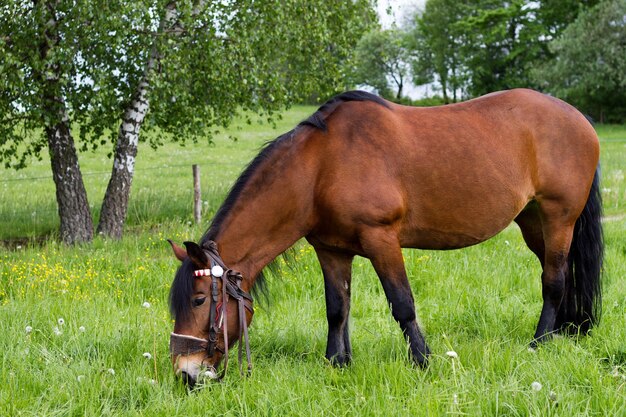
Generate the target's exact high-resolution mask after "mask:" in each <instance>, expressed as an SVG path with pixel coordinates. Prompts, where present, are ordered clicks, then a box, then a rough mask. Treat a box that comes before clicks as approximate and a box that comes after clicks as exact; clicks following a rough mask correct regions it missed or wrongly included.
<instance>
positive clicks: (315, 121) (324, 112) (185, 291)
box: [169, 91, 389, 320]
mask: <svg viewBox="0 0 626 417" xmlns="http://www.w3.org/2000/svg"><path fill="white" fill-rule="evenodd" d="M349 101H371V102H374V103H377V104H380V105H382V106H384V107H389V104H388V103H387V102H386V101H385V100H384V99H382V98H381V97H379V96H377V95H374V94H371V93H368V92H365V91H347V92H345V93H342V94H339V95H337V96H335V97H333V98H331V99H330V100H328V101H327V102H325V103H324V104H322V105H321V106H320V108H319V109H317V111H316V112H315V113H313V114H312V115H311V116H309V117H308V118H307V119H305V120H303V121H301V122H300V123H299V124H298V125H297V126H296V127H295V128H294V129H292V130H290V131H289V132H287V133H284V134H282V135H281V136H279V137H277V138H276V139H274V140H272V141H269V142H267V143H266V144H265V145H264V146H263V147H262V148H261V150H260V151H259V153H258V155H257V156H256V157H255V158H254V159H253V160H252V161H251V162H250V163H249V164H248V166H247V167H246V168H245V169H244V170H243V173H242V174H241V175H240V176H239V178H238V179H237V181H235V184H234V185H233V186H232V188H231V189H230V191H229V193H228V196H227V197H226V199H225V200H224V202H223V203H222V205H221V207H220V208H219V210H218V211H217V213H216V214H215V216H214V217H213V221H212V222H211V225H210V226H209V228H208V229H207V231H206V232H205V234H204V235H203V236H202V238H201V239H200V242H199V244H200V246H201V247H202V246H203V245H204V244H206V243H207V242H208V241H210V240H215V238H216V236H217V235H218V233H219V231H220V228H221V226H222V223H223V222H224V219H225V218H226V216H227V215H228V213H229V212H230V210H231V209H232V207H233V206H234V205H235V202H236V201H237V199H238V198H239V196H240V195H241V192H242V190H243V189H244V187H245V186H246V184H247V183H248V181H249V180H250V178H251V177H252V175H253V174H254V173H255V172H256V170H257V168H258V167H259V166H260V165H261V164H262V163H263V162H264V161H265V160H266V159H268V158H269V156H270V155H272V153H273V152H274V150H276V149H277V148H278V147H279V146H280V145H281V144H283V143H286V142H287V141H289V140H290V139H291V138H292V137H293V136H294V134H295V133H296V132H297V131H298V130H299V129H300V128H302V127H305V126H309V127H313V128H315V129H319V130H321V131H323V132H326V131H327V130H328V126H327V124H326V120H327V119H328V117H329V116H330V115H331V114H332V113H333V112H334V111H335V110H336V109H337V108H338V107H339V106H340V105H341V104H342V103H346V102H349ZM270 269H271V265H270ZM193 270H194V266H193V264H192V262H191V261H190V260H188V259H187V260H185V261H183V264H182V265H181V267H180V268H179V269H178V271H177V272H176V277H175V278H174V282H173V283H172V287H171V289H170V297H169V301H170V312H171V314H172V316H173V317H176V318H181V319H183V320H185V319H186V317H188V316H189V314H190V312H191V304H190V302H189V300H190V299H191V296H192V295H193V294H192V292H193ZM253 290H254V292H255V293H259V292H260V293H261V294H264V295H265V296H266V297H265V298H267V293H266V290H265V279H264V275H263V272H261V273H260V274H259V276H258V277H257V279H256V280H255V284H254V288H253Z"/></svg>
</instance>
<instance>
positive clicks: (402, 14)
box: [378, 0, 426, 29]
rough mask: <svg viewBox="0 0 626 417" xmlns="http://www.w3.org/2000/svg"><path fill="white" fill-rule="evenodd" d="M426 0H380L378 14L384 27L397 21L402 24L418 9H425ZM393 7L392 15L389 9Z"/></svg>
mask: <svg viewBox="0 0 626 417" xmlns="http://www.w3.org/2000/svg"><path fill="white" fill-rule="evenodd" d="M424 3H426V0H378V16H379V17H380V22H381V24H382V26H383V28H384V29H388V28H390V27H391V25H393V23H394V22H395V23H396V25H397V26H402V25H403V23H404V21H405V20H406V19H408V18H409V17H410V16H411V15H412V14H413V13H414V12H415V11H416V10H418V9H423V8H424ZM388 8H391V15H389V14H388V13H387V9H388Z"/></svg>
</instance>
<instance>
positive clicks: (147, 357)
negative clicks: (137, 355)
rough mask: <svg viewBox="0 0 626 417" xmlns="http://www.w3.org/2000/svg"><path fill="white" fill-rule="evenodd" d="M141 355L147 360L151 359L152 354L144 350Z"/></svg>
mask: <svg viewBox="0 0 626 417" xmlns="http://www.w3.org/2000/svg"><path fill="white" fill-rule="evenodd" d="M143 357H144V358H146V359H148V360H150V359H152V355H151V354H150V352H144V353H143Z"/></svg>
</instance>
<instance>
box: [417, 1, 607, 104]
mask: <svg viewBox="0 0 626 417" xmlns="http://www.w3.org/2000/svg"><path fill="white" fill-rule="evenodd" d="M595 3H597V0H591V1H588V0H580V1H579V0H565V1H553V0H547V1H539V2H537V1H528V0H514V1H504V0H474V1H470V0H464V1H450V0H429V1H427V2H426V6H425V9H424V11H423V12H422V13H420V14H417V15H416V17H415V27H414V29H413V31H412V33H413V35H412V36H413V39H414V40H413V43H412V45H413V48H412V49H413V55H414V57H415V59H414V61H413V67H414V74H417V75H418V77H416V79H415V82H416V83H417V84H421V83H426V82H431V81H435V82H437V83H438V84H439V85H440V88H441V91H442V94H443V96H444V100H446V102H447V101H448V93H449V92H451V93H452V95H453V101H456V96H457V94H458V95H461V96H462V97H466V98H467V97H475V96H479V95H482V94H486V93H489V92H492V91H497V90H504V89H510V88H515V87H531V88H533V87H534V88H538V87H539V85H538V84H537V83H536V82H535V79H534V78H533V77H532V76H531V70H532V68H534V67H535V66H536V65H538V64H540V63H542V62H544V61H545V60H547V59H549V58H551V57H552V56H553V53H552V51H550V49H549V48H548V46H547V45H548V43H549V42H550V41H551V40H552V39H554V37H556V36H558V35H559V34H560V33H561V31H563V29H564V28H565V27H566V26H567V25H568V24H569V23H571V22H572V21H573V20H574V19H575V18H576V16H577V15H578V13H580V12H581V11H584V10H586V8H588V7H590V6H592V5H594V4H595Z"/></svg>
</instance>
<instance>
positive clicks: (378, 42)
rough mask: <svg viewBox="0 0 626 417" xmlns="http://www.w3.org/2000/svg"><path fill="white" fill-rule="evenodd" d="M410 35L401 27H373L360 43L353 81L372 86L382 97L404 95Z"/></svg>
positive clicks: (396, 97) (397, 97) (357, 48)
mask: <svg viewBox="0 0 626 417" xmlns="http://www.w3.org/2000/svg"><path fill="white" fill-rule="evenodd" d="M408 54H409V52H408V49H407V38H406V35H405V33H404V32H403V31H401V30H399V29H388V30H379V29H376V30H372V31H370V32H368V33H366V34H365V35H364V36H363V37H362V38H361V39H360V40H359V43H358V44H357V47H356V57H355V73H354V80H353V81H354V83H355V84H365V85H368V86H370V87H373V88H374V89H375V90H376V91H377V92H378V94H380V95H381V96H383V97H388V98H395V99H396V100H398V99H400V98H401V97H402V92H403V88H404V85H405V83H406V81H407V79H408V77H409V74H410V72H409V70H410V68H409V64H408V62H409V55H408Z"/></svg>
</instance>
